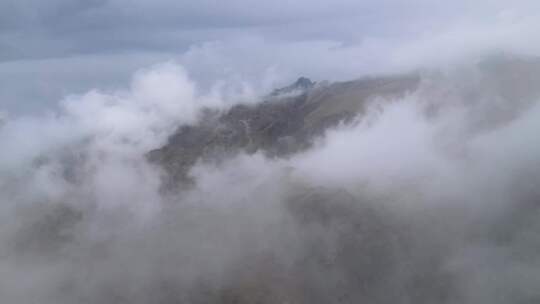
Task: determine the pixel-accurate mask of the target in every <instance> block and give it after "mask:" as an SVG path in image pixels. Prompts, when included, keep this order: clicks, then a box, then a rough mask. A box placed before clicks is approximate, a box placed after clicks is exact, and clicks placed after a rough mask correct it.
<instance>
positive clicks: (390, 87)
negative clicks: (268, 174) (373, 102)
mask: <svg viewBox="0 0 540 304" xmlns="http://www.w3.org/2000/svg"><path fill="white" fill-rule="evenodd" d="M419 81H420V78H419V77H418V76H417V75H406V76H396V77H386V78H374V79H362V80H358V81H350V82H342V83H334V84H330V85H327V86H317V87H316V86H314V83H313V82H311V81H310V80H309V79H306V78H300V79H299V80H298V81H297V82H296V83H295V84H293V85H292V86H290V87H287V88H284V89H281V90H276V92H289V91H290V90H291V89H292V90H296V89H297V88H302V90H303V91H302V93H301V94H300V95H297V96H284V97H279V96H277V95H276V94H275V93H274V94H273V96H272V97H269V98H268V100H266V101H264V102H262V103H260V104H256V105H237V106H234V107H233V108H231V109H230V110H228V111H227V112H225V113H218V112H215V111H212V110H208V111H206V112H205V113H203V114H202V115H203V117H202V118H201V120H200V123H199V124H197V125H194V126H181V127H180V128H179V129H178V131H177V132H176V133H175V134H174V135H173V136H171V137H170V139H169V143H168V144H167V145H166V146H164V147H163V148H161V149H159V150H155V151H152V152H151V153H150V155H149V156H150V159H151V160H153V161H156V162H159V163H162V164H163V165H164V167H165V168H166V169H167V171H168V172H169V173H170V174H171V175H172V176H173V179H174V180H177V181H179V180H185V179H186V173H187V170H189V168H190V167H191V166H192V165H193V164H194V163H195V162H196V161H197V160H198V159H200V158H205V157H215V156H218V155H220V156H223V155H227V154H231V153H234V152H237V151H239V150H243V151H245V152H248V153H253V152H256V151H264V152H265V153H266V154H267V155H269V156H286V155H290V154H293V153H296V152H299V151H302V150H305V149H307V148H309V147H310V145H311V143H312V141H313V139H314V138H316V137H317V136H321V135H322V134H323V133H324V131H325V130H326V129H327V128H329V127H332V126H335V125H337V124H338V123H340V122H348V121H350V120H351V119H352V118H354V117H355V116H357V115H358V114H359V113H361V112H362V111H363V110H364V108H365V106H366V103H367V102H368V101H369V100H370V99H371V98H373V97H379V96H380V97H390V96H399V95H403V94H405V93H406V92H409V91H412V90H414V89H415V88H416V87H417V86H418V85H419Z"/></svg>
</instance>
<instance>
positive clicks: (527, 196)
mask: <svg viewBox="0 0 540 304" xmlns="http://www.w3.org/2000/svg"><path fill="white" fill-rule="evenodd" d="M469 72H470V71H469ZM473 74H474V73H473ZM468 77H472V76H471V75H470V74H467V71H466V70H459V69H458V70H455V71H454V72H450V73H448V74H445V75H443V76H437V77H434V76H429V75H426V76H425V77H424V78H423V80H422V85H421V86H420V88H419V89H418V90H417V91H415V92H411V93H410V94H408V95H407V96H405V97H403V98H399V99H390V100H379V101H375V102H374V103H373V105H372V106H371V107H370V109H369V111H368V112H367V114H365V115H364V116H361V117H359V118H358V120H357V122H355V123H353V124H347V125H342V126H339V127H336V128H334V129H331V130H329V131H328V132H327V133H326V135H325V136H324V137H323V138H321V139H319V140H318V141H317V142H316V143H315V144H314V146H313V148H311V149H309V150H307V151H305V152H301V153H299V154H295V155H293V156H291V157H289V158H268V157H267V156H265V155H263V154H261V153H255V154H247V153H239V154H235V155H229V156H227V157H226V158H224V159H222V160H221V161H219V162H212V161H210V162H207V161H201V162H199V163H198V164H197V165H196V166H195V167H194V168H192V169H191V171H190V172H191V173H190V174H191V176H192V177H193V179H194V184H191V186H187V187H185V188H183V189H184V190H181V191H179V192H177V193H176V192H175V193H170V192H168V191H164V189H163V188H162V181H163V180H164V178H165V173H164V172H163V171H162V168H160V167H159V166H157V165H156V164H155V163H149V162H148V161H147V158H146V153H147V152H148V151H150V150H152V149H155V148H158V147H160V146H162V145H163V144H165V142H166V139H167V136H168V135H169V134H171V132H173V131H174V130H175V128H176V126H177V125H178V124H194V123H196V121H197V119H198V113H199V111H200V110H201V109H202V108H204V107H213V108H215V107H218V108H224V107H227V103H225V102H224V101H223V98H222V96H223V92H221V91H219V90H218V89H216V90H214V94H211V95H204V94H200V92H198V91H197V85H195V83H193V82H192V81H191V80H190V79H189V78H188V77H187V76H186V73H185V70H184V69H183V68H181V67H179V66H177V65H174V64H164V65H159V66H155V67H153V68H150V69H146V70H144V71H141V72H138V73H137V74H136V75H135V76H134V78H133V81H132V84H131V86H130V87H129V88H128V89H126V90H116V91H112V92H110V93H103V92H99V91H92V92H89V93H87V94H84V95H81V96H78V97H75V96H74V97H70V98H68V99H66V100H64V101H63V102H62V104H61V105H60V109H61V110H60V112H54V113H50V114H47V115H41V116H26V117H18V118H6V121H5V122H4V124H3V126H2V127H0V143H1V146H2V149H1V151H0V165H1V167H2V173H1V175H0V189H1V191H0V193H1V196H0V200H1V202H2V204H1V205H2V207H1V208H2V210H1V211H2V212H1V213H0V214H1V217H2V221H1V222H2V224H1V229H0V242H1V243H2V244H3V245H2V246H1V249H0V270H1V271H0V273H1V274H0V295H1V298H2V300H4V301H7V302H17V303H19V302H35V301H39V302H40V303H73V302H79V303H118V302H126V303H149V302H159V303H176V302H178V301H180V302H183V303H232V302H234V303H253V302H254V301H259V302H261V303H275V302H291V303H296V302H298V303H329V302H335V301H342V302H345V303H355V302H359V301H376V302H379V303H508V302H513V303H529V302H534V301H536V300H537V299H538V298H539V297H540V294H538V291H537V288H535V287H536V286H537V285H538V282H540V277H539V276H538V273H537V272H536V271H534V269H536V268H537V266H538V263H539V262H540V259H539V257H538V255H537V254H536V252H537V251H538V237H537V233H535V232H536V231H537V229H538V225H537V224H536V223H535V215H536V214H537V212H538V210H537V206H536V202H537V201H538V198H539V197H540V193H538V190H537V187H536V186H535V185H537V184H538V182H539V180H540V175H539V174H538V172H537V171H538V170H535V169H534V168H537V167H538V165H539V162H540V159H539V157H538V155H540V143H539V142H538V140H537V136H535V133H536V132H535V131H536V130H538V128H539V127H540V126H539V125H538V122H539V121H540V120H539V118H540V108H539V104H538V103H537V102H534V103H527V104H520V105H518V104H517V103H514V106H516V107H517V108H515V109H516V111H515V113H516V114H515V115H511V116H508V117H507V116H505V115H502V116H501V114H503V113H505V107H504V106H501V107H498V108H497V107H495V108H494V107H493V103H492V101H493V100H496V97H497V96H490V95H489V94H488V95H487V96H488V98H484V99H478V98H477V97H474V98H473V97H470V96H474V95H471V94H468V93H467V92H466V88H463V87H460V86H459V85H456V84H457V83H460V81H462V80H463V79H470V78H468ZM473 78H474V77H473ZM475 85H478V86H480V85H482V84H481V83H478V84H475ZM218 87H219V86H218ZM476 89H477V90H479V91H483V92H488V91H489V87H477V88H476ZM463 90H465V91H463ZM471 98H472V99H471ZM179 101H181V102H179ZM508 102H512V101H508ZM433 107H435V108H436V109H437V110H436V111H434V109H433ZM486 109H490V110H491V111H492V112H490V114H489V116H488V117H486V116H480V115H475V113H478V112H481V113H488V111H486ZM501 117H503V118H501ZM490 118H493V119H490ZM181 188H182V187H181Z"/></svg>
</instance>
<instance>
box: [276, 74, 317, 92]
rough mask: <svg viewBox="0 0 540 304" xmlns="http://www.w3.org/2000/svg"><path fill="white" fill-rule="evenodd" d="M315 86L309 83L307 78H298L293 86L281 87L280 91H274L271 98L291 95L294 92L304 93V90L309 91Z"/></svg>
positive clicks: (313, 83)
mask: <svg viewBox="0 0 540 304" xmlns="http://www.w3.org/2000/svg"><path fill="white" fill-rule="evenodd" d="M314 86H315V82H313V81H311V79H309V78H307V77H303V76H302V77H299V78H298V79H297V80H296V81H295V82H294V83H293V84H291V85H289V86H286V87H283V88H281V89H276V90H274V92H272V94H270V95H271V96H278V95H283V94H292V93H296V92H302V93H303V92H304V91H306V90H309V89H311V88H312V87H314Z"/></svg>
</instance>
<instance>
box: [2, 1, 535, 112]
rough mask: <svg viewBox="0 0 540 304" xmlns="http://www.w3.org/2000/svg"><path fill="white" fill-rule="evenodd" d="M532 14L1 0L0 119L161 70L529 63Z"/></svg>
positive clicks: (443, 6)
mask: <svg viewBox="0 0 540 304" xmlns="http://www.w3.org/2000/svg"><path fill="white" fill-rule="evenodd" d="M539 11H540V4H539V3H538V1H532V0H525V1H514V2H513V3H510V2H509V1H502V0H500V1H499V0H476V1H467V0H457V1H435V0H431V1H430V0H414V1H406V0H382V1H381V0H378V1H377V0H365V1H358V0H332V1H331V0H310V1H307V0H295V1H285V0H273V1H259V0H228V1H223V0H221V1H218V0H198V1H185V0H184V1H178V0H176V1H175V0H48V1H42V0H0V110H4V111H8V112H13V113H18V112H32V111H35V110H43V109H45V108H47V107H49V106H50V105H51V104H54V103H55V102H56V101H58V100H60V99H61V98H62V97H63V96H66V95H67V94H71V93H82V92H84V91H87V90H89V89H92V88H100V89H104V90H108V89H112V88H115V87H118V86H122V85H124V84H126V83H127V81H128V80H129V78H130V75H131V74H132V73H133V72H134V71H135V70H137V69H139V68H142V67H146V66H148V65H151V64H154V63H157V62H162V61H166V60H174V61H176V62H179V63H181V64H182V65H184V66H186V67H187V69H188V71H189V73H190V74H191V75H192V77H193V78H194V79H195V80H196V81H197V82H198V83H200V84H201V85H202V86H204V85H209V84H211V83H212V82H214V81H216V80H226V81H231V82H247V83H249V84H250V85H251V86H253V87H254V88H256V89H259V90H266V89H268V88H269V87H272V86H274V85H280V84H283V83H286V82H287V81H290V80H292V79H294V78H295V77H297V76H300V75H306V76H309V77H312V78H315V79H316V80H320V79H330V80H338V79H348V78H354V77H358V76H361V75H365V74H371V73H387V72H395V71H401V70H406V69H410V68H415V67H417V66H418V65H422V64H426V63H427V64H430V63H433V62H441V61H442V62H444V61H447V60H449V59H450V58H452V59H454V58H455V57H459V56H462V55H467V54H468V53H472V54H477V53H480V52H484V51H486V50H491V49H494V50H500V49H504V50H509V51H515V52H525V53H533V54H540V52H539V50H540V47H539V46H538V43H537V42H536V41H531V39H533V38H532V37H531V36H534V33H535V32H536V29H537V28H539V27H538V26H537V25H539V24H538V22H537V21H536V20H537V19H538V18H536V17H537V15H538V13H536V12H539ZM528 33H530V35H529V34H528Z"/></svg>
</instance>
